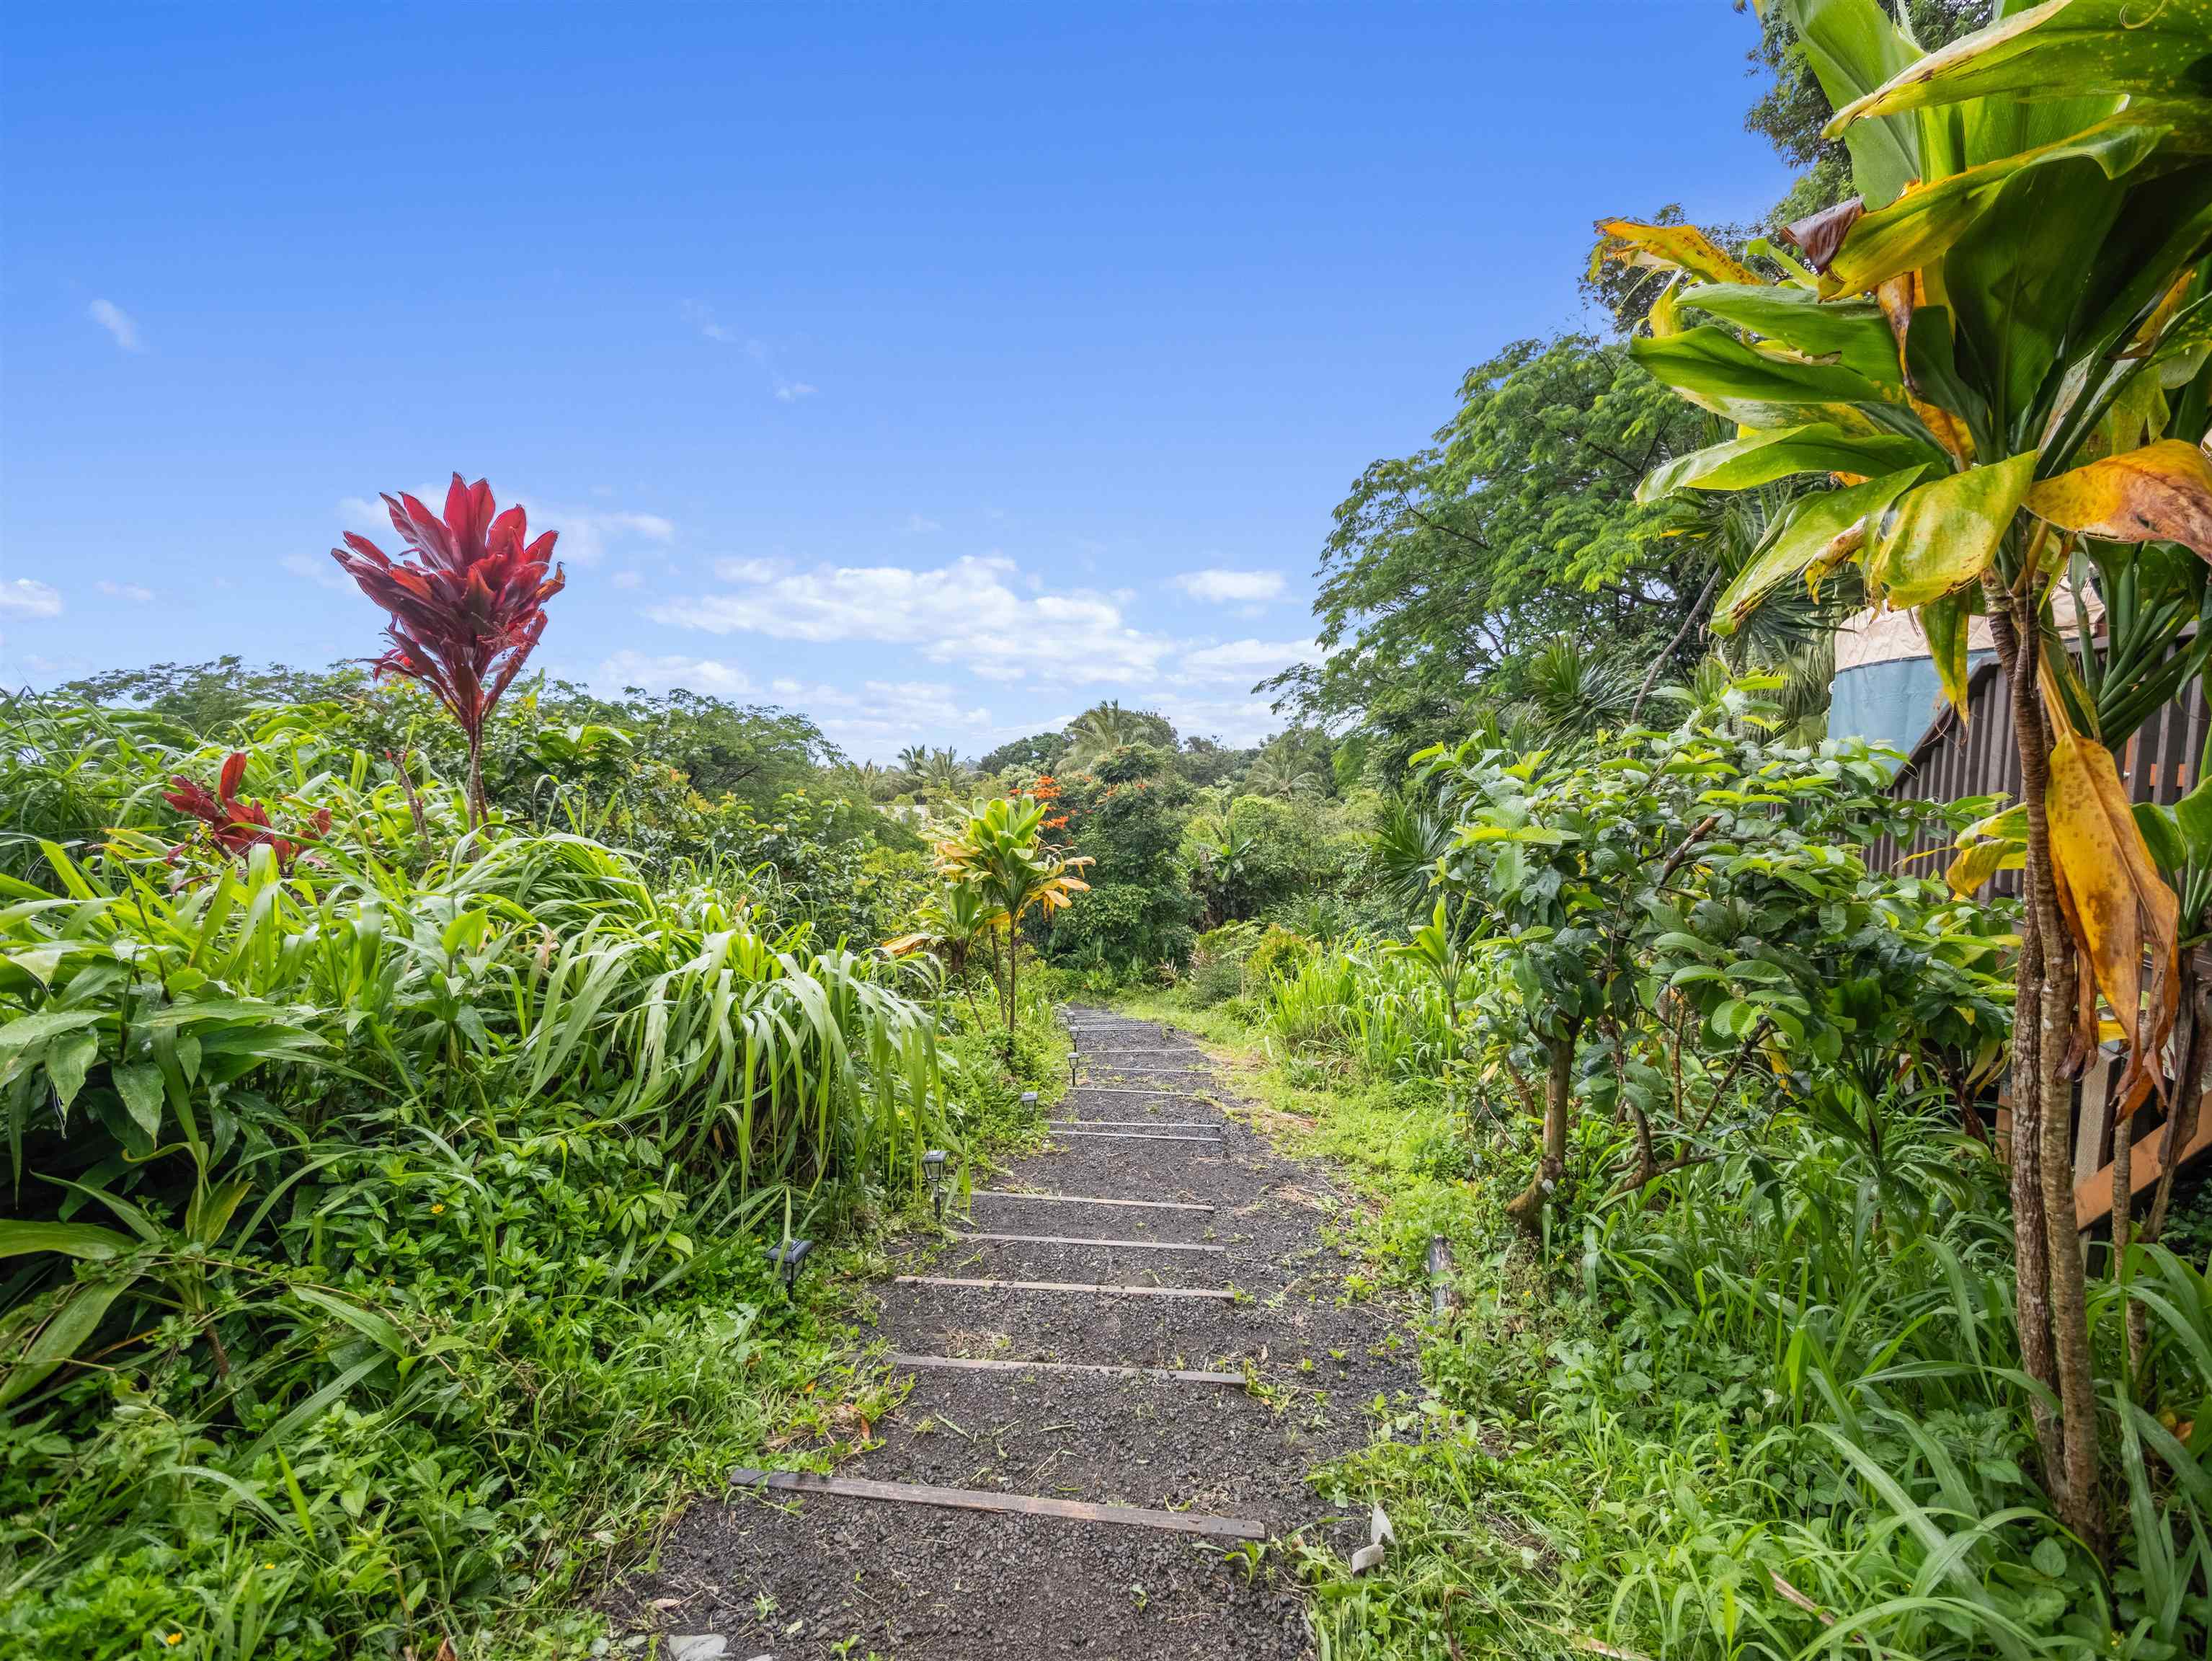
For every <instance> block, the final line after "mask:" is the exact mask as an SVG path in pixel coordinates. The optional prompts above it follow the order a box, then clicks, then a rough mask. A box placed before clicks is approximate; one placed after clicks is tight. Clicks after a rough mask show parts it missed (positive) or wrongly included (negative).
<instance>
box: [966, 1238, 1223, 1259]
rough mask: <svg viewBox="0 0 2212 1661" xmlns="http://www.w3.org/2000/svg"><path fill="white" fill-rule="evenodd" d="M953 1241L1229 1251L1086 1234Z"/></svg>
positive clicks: (1220, 1247)
mask: <svg viewBox="0 0 2212 1661" xmlns="http://www.w3.org/2000/svg"><path fill="white" fill-rule="evenodd" d="M952 1238H954V1239H955V1240H959V1241H967V1240H999V1241H1018V1242H1021V1243H1023V1244H1028V1245H1087V1246H1113V1247H1115V1248H1116V1249H1117V1250H1118V1249H1127V1250H1133V1251H1210V1252H1212V1253H1214V1254H1215V1255H1216V1256H1219V1255H1220V1254H1221V1253H1223V1252H1225V1251H1226V1250H1229V1248H1228V1247H1227V1246H1225V1245H1207V1244H1200V1243H1198V1242H1195V1241H1187V1240H1098V1239H1093V1238H1091V1237H1090V1236H1089V1235H1086V1234H956V1235H954V1236H953V1237H952Z"/></svg>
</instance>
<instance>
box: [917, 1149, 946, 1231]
mask: <svg viewBox="0 0 2212 1661" xmlns="http://www.w3.org/2000/svg"><path fill="white" fill-rule="evenodd" d="M921 1168H922V1170H923V1171H926V1172H927V1174H928V1177H929V1205H930V1209H931V1210H933V1211H934V1212H935V1213H936V1214H937V1220H938V1221H939V1223H940V1224H941V1223H943V1222H944V1220H945V1150H944V1149H943V1148H941V1147H933V1148H931V1149H930V1150H929V1152H928V1153H925V1154H923V1155H922V1156H921Z"/></svg>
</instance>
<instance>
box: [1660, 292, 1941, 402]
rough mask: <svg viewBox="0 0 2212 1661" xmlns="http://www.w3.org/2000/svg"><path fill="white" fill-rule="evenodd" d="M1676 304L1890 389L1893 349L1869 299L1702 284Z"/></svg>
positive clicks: (1895, 376)
mask: <svg viewBox="0 0 2212 1661" xmlns="http://www.w3.org/2000/svg"><path fill="white" fill-rule="evenodd" d="M1674 303H1675V305H1676V306H1678V307H1680V308H1681V309H1683V310H1685V311H1693V312H1703V313H1705V314H1706V315H1707V316H1709V317H1717V318H1718V319H1721V321H1722V322H1723V323H1733V324H1735V326H1736V327H1738V328H1739V329H1748V330H1749V331H1751V332H1752V333H1753V334H1756V335H1761V336H1764V337H1765V338H1767V339H1769V340H1776V341H1779V342H1780V343H1781V344H1784V345H1785V346H1787V347H1789V348H1790V350H1792V351H1797V352H1802V353H1803V354H1804V355H1805V356H1808V357H1826V358H1833V359H1835V360H1836V361H1837V362H1839V363H1841V364H1842V365H1843V366H1844V368H1847V369H1856V370H1857V371H1858V373H1859V374H1863V375H1864V376H1866V377H1867V379H1868V380H1876V381H1881V382H1884V383H1885V384H1890V385H1894V384H1895V383H1896V382H1897V380H1898V379H1899V376H1898V362H1897V345H1896V343H1895V342H1894V341H1893V340H1892V339H1891V338H1890V332H1889V325H1888V323H1887V321H1886V320H1885V319H1884V318H1883V316H1882V312H1881V307H1879V306H1876V305H1875V304H1874V303H1873V302H1872V301H1865V300H1832V301H1822V300H1821V299H1820V297H1819V296H1818V295H1815V294H1814V292H1813V290H1812V289H1801V288H1799V287H1797V286H1796V284H1794V283H1790V284H1776V283H1760V284H1759V285H1758V286H1756V287H1751V286H1748V285H1747V284H1744V283H1699V285H1698V286H1697V287H1695V288H1693V289H1685V290H1684V291H1683V292H1682V293H1681V294H1680V295H1678V296H1677V297H1676V299H1675V301H1674Z"/></svg>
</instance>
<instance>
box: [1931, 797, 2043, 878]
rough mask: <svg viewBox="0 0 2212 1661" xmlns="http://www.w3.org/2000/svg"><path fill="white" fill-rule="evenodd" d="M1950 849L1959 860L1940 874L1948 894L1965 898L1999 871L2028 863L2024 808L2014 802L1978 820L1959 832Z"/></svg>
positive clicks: (2023, 804)
mask: <svg viewBox="0 0 2212 1661" xmlns="http://www.w3.org/2000/svg"><path fill="white" fill-rule="evenodd" d="M1952 846H1953V847H1954V848H1955V849H1958V857H1957V858H1955V859H1954V860H1953V861H1951V868H1950V869H1949V870H1948V871H1946V872H1945V873H1943V880H1944V881H1946V882H1948V884H1950V885H1951V891H1952V892H1953V893H1954V894H1956V895H1957V896H1958V897H1960V899H1965V898H1966V897H1967V896H1968V895H1970V894H1972V892H1973V891H1975V890H1976V889H1978V888H1979V887H1980V886H1981V885H1983V884H1984V883H1985V882H1987V881H1988V880H1989V879H1990V878H1991V877H1994V876H1995V875H1996V873H1998V872H2000V871H2017V870H2019V869H2020V868H2021V867H2022V866H2024V865H2026V864H2027V806H2026V804H2025V803H2021V802H2015V803H2014V804H2013V805H2012V806H2010V807H2008V808H2006V809H2005V810H2004V811H2003V812H2001V813H1992V814H1990V816H1989V817H1988V818H1985V819H1977V820H1975V821H1974V822H1973V823H1972V824H1970V825H1968V826H1967V827H1966V829H1965V830H1963V831H1960V832H1959V835H1958V837H1957V839H1956V840H1955V841H1954V843H1952Z"/></svg>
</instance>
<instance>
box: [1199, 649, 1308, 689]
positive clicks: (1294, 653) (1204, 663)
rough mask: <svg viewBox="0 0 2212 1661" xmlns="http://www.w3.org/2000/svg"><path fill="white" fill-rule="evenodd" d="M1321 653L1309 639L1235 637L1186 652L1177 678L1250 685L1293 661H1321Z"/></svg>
mask: <svg viewBox="0 0 2212 1661" xmlns="http://www.w3.org/2000/svg"><path fill="white" fill-rule="evenodd" d="M1322 655H1323V654H1322V649H1321V648H1320V646H1319V645H1317V644H1316V642H1312V641H1310V640H1232V641H1229V642H1225V643H1224V644H1222V645H1219V646H1205V647H1200V648H1199V649H1198V650H1196V651H1194V652H1191V653H1189V654H1187V655H1186V656H1185V657H1184V658H1183V659H1182V662H1181V663H1180V664H1179V665H1178V666H1177V667H1178V668H1179V669H1180V670H1181V671H1182V673H1181V674H1180V676H1178V677H1176V678H1179V679H1183V680H1188V681H1200V682H1204V681H1243V682H1244V683H1245V684H1247V685H1249V684H1252V683H1253V682H1255V681H1259V680H1264V679H1265V678H1267V677H1268V676H1269V675H1273V674H1275V673H1277V672H1279V671H1281V670H1284V669H1287V668H1289V667H1290V666H1291V665H1292V664H1294V663H1319V662H1320V661H1321V660H1322Z"/></svg>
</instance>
